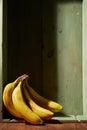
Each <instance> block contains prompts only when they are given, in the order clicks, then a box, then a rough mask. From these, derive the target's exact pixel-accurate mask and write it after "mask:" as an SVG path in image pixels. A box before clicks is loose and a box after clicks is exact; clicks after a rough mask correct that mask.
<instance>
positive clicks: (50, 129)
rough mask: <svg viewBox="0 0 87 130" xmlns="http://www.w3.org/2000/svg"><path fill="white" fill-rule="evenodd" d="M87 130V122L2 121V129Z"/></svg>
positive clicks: (0, 127)
mask: <svg viewBox="0 0 87 130" xmlns="http://www.w3.org/2000/svg"><path fill="white" fill-rule="evenodd" d="M31 129H32V130H87V123H59V122H56V123H55V122H54V123H45V124H44V125H41V126H40V125H30V124H26V123H0V130H31Z"/></svg>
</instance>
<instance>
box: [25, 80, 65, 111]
mask: <svg viewBox="0 0 87 130" xmlns="http://www.w3.org/2000/svg"><path fill="white" fill-rule="evenodd" d="M26 87H27V89H28V91H29V93H30V95H31V97H32V99H33V100H34V101H35V102H36V103H37V104H39V105H40V106H42V107H44V108H46V109H48V110H51V111H52V112H60V111H61V110H62V109H63V107H62V105H60V104H59V103H57V102H55V101H52V100H49V99H47V98H45V97H43V96H41V95H40V94H39V93H37V92H36V91H35V90H34V89H33V88H32V87H31V86H30V85H29V83H28V79H26Z"/></svg>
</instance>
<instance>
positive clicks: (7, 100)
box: [3, 80, 21, 118]
mask: <svg viewBox="0 0 87 130" xmlns="http://www.w3.org/2000/svg"><path fill="white" fill-rule="evenodd" d="M17 83H18V81H17V80H15V81H14V82H12V83H9V84H7V85H6V86H5V88H4V91H3V103H4V105H5V107H6V108H7V110H8V111H9V112H10V113H11V114H12V115H13V116H15V117H19V118H21V115H20V114H19V112H17V111H16V109H15V107H14V105H13V102H12V92H13V90H14V88H15V87H16V85H17Z"/></svg>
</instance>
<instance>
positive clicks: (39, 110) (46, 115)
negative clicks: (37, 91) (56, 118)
mask: <svg viewBox="0 0 87 130" xmlns="http://www.w3.org/2000/svg"><path fill="white" fill-rule="evenodd" d="M22 90H23V93H24V97H25V99H26V101H27V104H28V105H29V106H30V107H31V109H32V111H33V112H35V113H36V114H37V115H39V116H40V117H41V118H42V119H44V120H48V119H51V118H52V117H53V115H54V113H53V112H51V111H50V110H48V109H45V108H43V107H41V106H40V105H38V104H36V103H35V102H34V100H32V98H31V96H30V94H29V93H28V91H27V88H26V83H25V85H24V87H22Z"/></svg>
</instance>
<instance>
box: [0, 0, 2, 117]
mask: <svg viewBox="0 0 87 130" xmlns="http://www.w3.org/2000/svg"><path fill="white" fill-rule="evenodd" d="M2 62H3V61H2V0H0V119H1V118H2Z"/></svg>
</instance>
